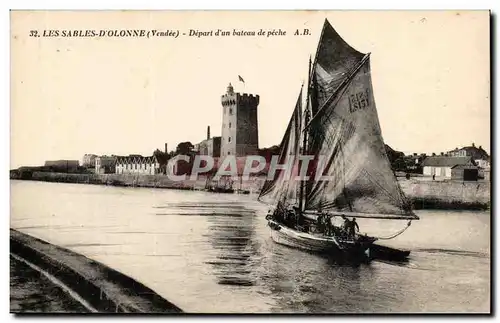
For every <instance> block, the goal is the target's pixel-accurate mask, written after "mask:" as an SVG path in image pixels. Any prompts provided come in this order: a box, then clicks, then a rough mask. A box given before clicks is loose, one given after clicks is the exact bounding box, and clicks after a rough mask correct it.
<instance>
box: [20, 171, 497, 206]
mask: <svg viewBox="0 0 500 323" xmlns="http://www.w3.org/2000/svg"><path fill="white" fill-rule="evenodd" d="M16 177H17V176H12V174H11V179H18V180H31V181H43V182H56V183H73V184H93V185H107V186H118V187H146V188H158V189H177V190H194V191H206V187H207V183H208V182H209V179H208V178H207V176H203V175H201V176H199V177H198V179H197V180H186V181H180V182H178V181H172V180H170V179H169V178H168V177H167V176H165V175H132V174H71V173H52V172H33V173H30V174H29V176H24V177H22V178H16ZM264 180H265V178H264V177H258V176H256V177H251V178H250V179H248V180H245V181H241V182H235V183H234V184H233V189H234V191H235V192H238V191H239V192H243V193H249V194H257V193H259V191H260V188H261V187H262V184H263V181H264ZM399 183H400V186H401V188H402V190H403V192H404V193H405V194H406V195H407V197H408V198H409V199H410V201H411V202H412V204H413V207H414V209H416V210H422V209H442V210H488V209H489V208H490V182H486V181H481V182H458V181H429V180H422V179H421V178H420V177H416V178H413V179H410V180H407V179H403V178H402V179H400V180H399Z"/></svg>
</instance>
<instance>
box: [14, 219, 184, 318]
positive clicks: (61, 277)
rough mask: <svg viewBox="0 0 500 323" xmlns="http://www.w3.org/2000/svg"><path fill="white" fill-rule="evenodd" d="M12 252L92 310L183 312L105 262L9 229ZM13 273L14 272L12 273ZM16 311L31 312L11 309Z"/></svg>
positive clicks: (158, 312) (144, 312)
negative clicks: (58, 283) (55, 281)
mask: <svg viewBox="0 0 500 323" xmlns="http://www.w3.org/2000/svg"><path fill="white" fill-rule="evenodd" d="M10 253H11V256H13V257H15V258H16V259H17V260H20V261H24V262H26V263H28V264H29V265H31V266H32V268H36V269H37V270H42V271H45V272H46V273H48V274H49V275H50V276H53V277H54V278H55V279H57V280H58V281H59V282H61V283H62V284H63V285H64V286H65V287H66V288H69V289H70V290H71V293H70V294H73V295H75V296H76V297H75V298H79V299H80V300H81V302H84V303H85V305H86V306H85V307H87V309H88V310H89V312H91V313H92V312H93V313H137V314H180V313H183V311H182V310H181V309H180V308H179V307H177V306H176V305H174V304H172V303H171V302H169V301H167V300H166V299H164V298H163V297H161V296H160V295H158V294H157V293H155V292H154V291H153V290H152V289H150V288H148V287H146V286H145V285H143V284H141V283H139V282H137V281H135V280H134V279H132V278H131V277H128V276H126V275H124V274H122V273H120V272H118V271H116V270H114V269H112V268H110V267H108V266H106V265H104V264H101V263H99V262H97V261H94V260H92V259H90V258H87V257H85V256H83V255H80V254H77V253H75V252H72V251H70V250H68V249H65V248H62V247H58V246H55V245H53V244H50V243H48V242H46V241H43V240H40V239H37V238H35V237H32V236H30V235H27V234H24V233H21V232H19V231H17V230H15V229H12V228H11V229H10ZM11 275H12V273H11ZM12 313H14V314H28V313H29V312H23V311H12Z"/></svg>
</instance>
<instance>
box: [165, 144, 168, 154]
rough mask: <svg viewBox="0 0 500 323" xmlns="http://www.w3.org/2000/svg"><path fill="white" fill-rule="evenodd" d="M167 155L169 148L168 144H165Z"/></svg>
mask: <svg viewBox="0 0 500 323" xmlns="http://www.w3.org/2000/svg"><path fill="white" fill-rule="evenodd" d="M165 154H168V146H167V143H165Z"/></svg>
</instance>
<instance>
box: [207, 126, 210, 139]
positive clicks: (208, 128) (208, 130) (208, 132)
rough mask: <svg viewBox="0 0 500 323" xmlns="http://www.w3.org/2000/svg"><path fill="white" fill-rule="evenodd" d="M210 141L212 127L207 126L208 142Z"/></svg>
mask: <svg viewBox="0 0 500 323" xmlns="http://www.w3.org/2000/svg"><path fill="white" fill-rule="evenodd" d="M208 139H210V126H207V140H208Z"/></svg>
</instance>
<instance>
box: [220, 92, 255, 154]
mask: <svg viewBox="0 0 500 323" xmlns="http://www.w3.org/2000/svg"><path fill="white" fill-rule="evenodd" d="M221 102H222V110H223V112H222V131H221V133H222V139H221V154H220V155H221V157H222V158H225V157H226V156H228V155H235V156H237V157H242V156H248V155H254V154H257V152H258V149H259V131H258V130H259V129H258V125H257V106H258V105H259V96H258V95H255V96H254V95H252V94H246V93H243V94H240V93H235V92H234V89H233V86H232V85H231V83H229V86H228V87H227V92H226V94H224V95H223V96H222V98H221Z"/></svg>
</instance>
